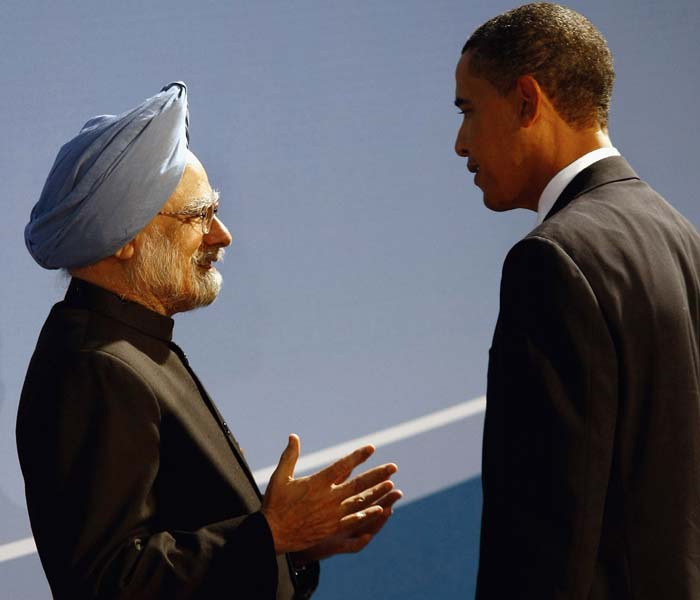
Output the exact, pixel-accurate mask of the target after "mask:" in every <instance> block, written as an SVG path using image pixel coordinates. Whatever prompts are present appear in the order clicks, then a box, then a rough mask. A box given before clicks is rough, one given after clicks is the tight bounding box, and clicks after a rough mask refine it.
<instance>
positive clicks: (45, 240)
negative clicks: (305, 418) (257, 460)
mask: <svg viewBox="0 0 700 600" xmlns="http://www.w3.org/2000/svg"><path fill="white" fill-rule="evenodd" d="M188 139H189V137H188V122H187V95H186V88H185V86H184V84H182V83H173V84H170V85H168V86H166V87H165V88H164V89H163V90H162V91H161V92H160V93H159V94H157V95H156V96H154V97H152V98H149V99H148V100H146V101H145V102H143V103H142V104H141V105H139V106H137V107H136V108H135V109H133V110H131V111H129V112H127V113H124V114H122V115H119V116H101V117H96V118H94V119H92V120H90V121H88V123H86V125H85V126H84V127H83V129H82V130H81V131H80V133H79V134H78V135H77V136H76V137H75V138H74V139H72V140H71V141H69V142H68V143H67V144H66V145H65V146H63V148H62V149H61V150H60V152H59V154H58V157H57V159H56V162H55V164H54V166H53V169H52V170H51V173H50V174H49V177H48V179H47V182H46V185H45V187H44V190H43V192H42V196H41V198H40V200H39V202H38V203H37V205H36V206H35V207H34V209H33V211H32V215H31V221H30V223H29V225H28V226H27V229H26V232H25V234H26V242H27V247H28V248H29V251H30V253H31V254H32V256H33V257H34V258H35V259H36V260H37V262H38V263H39V264H40V265H42V266H44V267H46V268H65V269H67V270H69V271H70V273H71V274H72V276H73V279H72V281H71V283H70V286H69V289H68V292H67V294H66V297H65V300H64V301H62V302H59V303H58V304H57V305H56V306H54V308H53V310H52V311H51V314H50V315H49V317H48V319H47V321H46V323H45V325H44V328H43V329H42V332H41V336H40V338H39V342H38V344H37V347H36V351H35V353H34V356H33V357H32V361H31V364H30V366H29V370H28V373H27V377H26V380H25V385H24V389H23V391H22V398H21V401H20V408H19V413H18V419H17V445H18V451H19V457H20V462H21V466H22V472H23V474H24V479H25V484H26V495H27V504H28V508H29V514H30V518H31V523H32V529H33V532H34V536H35V539H36V543H37V547H38V550H39V555H40V557H41V561H42V564H43V566H44V569H45V571H46V575H47V577H48V580H49V583H50V585H51V588H52V591H53V593H54V595H55V597H56V598H66V599H71V600H76V599H79V598H125V599H126V598H128V599H137V598H144V599H154V598H167V599H175V598H219V597H232V598H246V599H249V598H250V599H267V598H269V599H291V598H307V597H309V596H310V595H311V594H312V593H313V590H314V589H315V587H316V585H317V582H318V573H319V569H318V562H317V561H318V560H319V559H321V558H324V557H326V556H330V555H332V554H336V553H339V552H350V551H357V550H360V549H361V548H362V547H364V546H365V545H366V544H367V543H368V542H369V541H370V539H371V538H372V536H373V535H374V534H375V533H376V532H377V531H378V530H379V529H380V528H381V527H382V525H383V524H384V523H385V522H386V520H387V518H388V517H389V515H390V514H391V511H392V505H393V504H394V502H396V500H397V499H398V498H399V497H400V496H401V493H400V492H399V491H398V490H394V489H393V484H392V482H391V481H390V480H389V477H390V476H391V475H392V474H393V473H394V472H395V471H396V467H395V465H393V464H386V465H382V466H379V467H375V468H373V469H370V470H368V471H366V472H365V473H363V474H361V475H359V476H357V477H355V478H353V479H349V477H350V474H351V472H352V470H353V469H354V468H355V467H356V466H357V465H359V464H360V463H362V462H363V461H365V460H366V459H367V458H368V457H369V456H370V454H371V453H372V451H373V448H372V447H371V446H367V447H363V448H359V449H358V450H356V451H355V452H353V453H351V454H350V455H348V456H346V457H344V458H342V459H341V460H339V461H338V462H336V463H334V464H333V465H331V466H329V467H327V468H326V469H324V470H322V471H320V472H318V473H316V474H314V475H312V476H310V477H303V478H299V479H295V478H294V466H295V463H296V460H297V457H298V456H299V439H298V438H297V437H296V436H294V435H290V437H289V442H288V446H287V448H286V450H285V451H284V453H283V454H282V457H281V459H280V463H279V465H278V467H277V470H276V471H275V473H274V474H273V476H272V478H271V480H270V483H269V486H268V488H267V491H266V493H265V496H264V497H261V495H260V493H259V491H258V488H257V487H256V484H255V481H254V480H253V476H252V474H251V472H250V469H249V467H248V465H247V464H246V461H245V460H244V458H243V455H242V453H241V450H240V448H239V446H238V444H237V442H236V440H235V439H234V437H233V435H232V434H231V431H230V430H229V427H228V425H227V424H226V421H225V420H224V419H223V418H222V416H221V414H220V413H219V412H218V410H217V408H216V406H215V405H214V403H213V401H212V400H211V398H210V397H209V395H208V394H207V392H206V390H205V389H204V387H203V385H202V383H201V382H200V380H199V379H198V377H197V376H196V374H195V373H194V371H193V370H192V368H191V367H190V365H189V363H188V361H187V358H186V356H185V354H184V353H183V352H182V350H181V349H180V348H179V347H178V346H177V345H176V344H175V343H174V342H173V341H172V339H171V335H172V329H173V320H172V318H171V316H172V315H173V314H175V313H177V312H182V311H186V310H191V309H193V308H196V307H198V306H205V305H207V304H210V303H211V302H213V301H214V299H215V298H216V296H217V294H218V292H219V288H220V286H221V275H220V274H219V273H218V272H217V270H216V269H215V267H214V264H213V263H214V262H215V261H217V260H219V259H220V258H221V257H222V255H223V252H224V250H223V249H224V247H225V246H228V245H229V244H230V242H231V235H230V234H229V232H228V230H227V229H226V227H225V226H224V224H223V223H222V222H221V221H220V220H219V219H218V217H217V208H218V196H217V194H216V193H215V192H214V191H212V188H211V186H210V185H209V181H208V179H207V174H206V172H205V171H204V168H203V167H202V165H201V163H200V162H199V161H198V160H197V158H196V157H195V156H194V154H192V153H191V152H190V151H189V150H188V147H187V146H188Z"/></svg>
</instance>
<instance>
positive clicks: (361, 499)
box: [340, 481, 394, 515]
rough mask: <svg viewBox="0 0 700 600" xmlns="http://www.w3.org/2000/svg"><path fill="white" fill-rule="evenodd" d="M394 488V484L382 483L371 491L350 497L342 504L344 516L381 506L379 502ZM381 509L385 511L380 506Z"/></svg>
mask: <svg viewBox="0 0 700 600" xmlns="http://www.w3.org/2000/svg"><path fill="white" fill-rule="evenodd" d="M393 488H394V484H393V482H391V481H382V482H381V483H378V484H377V485H375V486H373V487H371V488H369V489H366V490H363V491H362V492H360V493H359V494H355V495H354V496H350V497H349V498H346V499H345V500H343V501H342V502H341V504H340V506H341V509H342V510H343V513H344V514H346V515H348V514H350V513H353V512H357V511H360V510H363V509H365V508H368V507H370V506H379V505H378V504H377V500H379V499H380V498H382V497H384V496H385V495H386V494H388V493H389V492H390V491H391V490H392V489H393ZM379 508H382V509H383V507H382V506H379Z"/></svg>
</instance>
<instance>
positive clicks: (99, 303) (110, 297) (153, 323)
mask: <svg viewBox="0 0 700 600" xmlns="http://www.w3.org/2000/svg"><path fill="white" fill-rule="evenodd" d="M65 302H66V304H68V305H70V306H77V307H80V308H87V309H88V310H94V311H95V312H98V313H100V314H102V315H104V316H106V317H110V318H112V319H116V320H117V321H121V322H122V323H124V324H126V325H128V326H129V327H133V328H134V329H138V330H139V331H141V332H142V333H145V334H146V335H149V336H151V337H154V338H158V339H160V340H163V341H165V342H170V341H171V340H172V337H173V325H174V321H173V320H172V319H171V318H170V317H166V316H165V315H161V314H159V313H157V312H154V311H152V310H150V309H148V308H146V307H145V306H142V305H141V304H137V303H135V302H129V301H128V300H122V299H121V298H120V297H119V296H118V295H117V294H114V293H112V292H110V291H109V290H106V289H104V288H101V287H99V286H97V285H94V284H92V283H88V282H87V281H84V280H82V279H78V278H77V277H74V278H73V279H72V280H71V282H70V285H69V286H68V291H67V292H66V298H65Z"/></svg>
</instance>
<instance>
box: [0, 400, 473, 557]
mask: <svg viewBox="0 0 700 600" xmlns="http://www.w3.org/2000/svg"><path fill="white" fill-rule="evenodd" d="M485 409H486V397H485V396H480V397H479V398H474V399H473V400H467V401H466V402H462V403H461V404H455V405H454V406H450V407H449V408H445V409H443V410H438V411H436V412H434V413H430V414H429V415H425V416H423V417H418V418H417V419H412V420H410V421H404V422H403V423H399V424H398V425H394V426H393V427H388V428H387V429H382V430H380V431H375V432H374V433H370V434H367V435H363V436H362V437H358V438H355V439H354V440H349V441H347V442H343V443H342V444H337V445H335V446H329V447H328V448H324V449H323V450H318V451H316V452H312V453H311V454H307V455H305V456H302V457H301V458H300V459H299V461H298V462H297V466H296V472H297V473H299V474H301V473H305V472H307V471H311V470H314V469H318V468H320V467H323V466H325V465H327V464H329V463H332V462H333V461H334V460H338V459H339V458H341V457H343V456H345V455H346V454H348V453H350V452H352V451H353V450H355V448H358V447H360V446H364V445H366V444H374V446H376V447H377V448H380V447H381V446H387V445H389V444H393V443H394V442H399V441H401V440H405V439H407V438H410V437H413V436H416V435H420V434H421V433H425V432H426V431H430V430H431V429H437V428H439V427H444V426H445V425H449V424H450V423H454V422H456V421H460V420H462V419H466V418H468V417H471V416H473V415H476V414H479V413H481V412H484V410H485ZM276 466H277V465H273V466H271V467H265V468H264V469H258V470H257V471H255V472H254V473H253V476H254V477H255V481H257V483H258V485H261V486H262V485H267V482H268V480H269V479H270V475H272V472H273V471H274V470H275V468H276ZM35 552H36V544H35V543H34V538H32V537H28V538H24V539H21V540H17V541H14V542H10V543H8V544H0V563H2V562H5V561H6V560H12V559H14V558H20V557H22V556H27V555H28V554H34V553H35Z"/></svg>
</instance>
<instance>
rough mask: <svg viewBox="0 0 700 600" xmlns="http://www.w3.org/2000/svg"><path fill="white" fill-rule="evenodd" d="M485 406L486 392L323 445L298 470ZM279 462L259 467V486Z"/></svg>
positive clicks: (441, 424)
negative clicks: (360, 435)
mask: <svg viewBox="0 0 700 600" xmlns="http://www.w3.org/2000/svg"><path fill="white" fill-rule="evenodd" d="M485 409H486V396H480V397H479V398H474V399H473V400H467V401H466V402H462V403H461V404H455V405H454V406H450V407H449V408H445V409H443V410H438V411H437V412H434V413H430V414H429V415H425V416H423V417H418V418H417V419H412V420H410V421H404V422H403V423H399V424H398V425H394V426H393V427H389V428H387V429H382V430H380V431H375V432H374V433H370V434H368V435H363V436H362V437H358V438H355V439H354V440H349V441H347V442H343V443H342V444H337V445H336V446H330V447H328V448H324V449H323V450H318V451H317V452H312V453H311V454H307V455H305V456H302V457H300V458H299V460H298V461H297V466H296V469H295V473H297V474H301V473H305V472H307V471H311V470H314V469H318V468H319V467H323V466H325V465H327V464H329V463H332V462H333V461H334V460H338V459H339V458H341V457H343V456H345V455H346V454H348V453H350V452H352V451H353V450H355V449H356V448H358V447H360V446H364V445H366V444H373V445H374V446H376V447H377V448H379V447H381V446H387V445H388V444H393V443H394V442H399V441H401V440H405V439H407V438H410V437H413V436H415V435H420V434H421V433H425V432H426V431H430V430H431V429H437V428H438V427H444V426H445V425H449V424H450V423H454V422H455V421H460V420H461V419H466V418H467V417H471V416H473V415H476V414H478V413H481V412H484V410H485ZM276 467H277V465H273V466H271V467H265V468H264V469H258V470H257V471H255V472H254V473H253V476H254V477H255V481H256V482H257V484H258V485H259V486H264V485H267V482H268V480H269V479H270V476H271V475H272V473H273V471H274V470H275V468H276Z"/></svg>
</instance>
